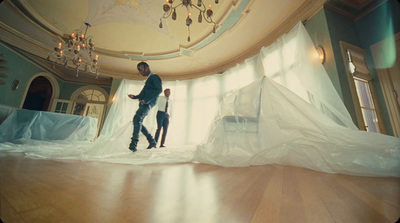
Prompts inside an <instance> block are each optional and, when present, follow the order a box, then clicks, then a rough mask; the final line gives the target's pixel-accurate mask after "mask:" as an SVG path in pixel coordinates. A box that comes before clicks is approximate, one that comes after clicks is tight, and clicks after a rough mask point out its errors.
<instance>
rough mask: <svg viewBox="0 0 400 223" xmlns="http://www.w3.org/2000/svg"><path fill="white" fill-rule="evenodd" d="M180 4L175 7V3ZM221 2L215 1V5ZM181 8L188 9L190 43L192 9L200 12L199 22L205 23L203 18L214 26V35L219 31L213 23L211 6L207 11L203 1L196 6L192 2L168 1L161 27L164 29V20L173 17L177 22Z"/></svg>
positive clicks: (187, 24) (186, 0) (200, 0)
mask: <svg viewBox="0 0 400 223" xmlns="http://www.w3.org/2000/svg"><path fill="white" fill-rule="evenodd" d="M175 2H178V4H177V5H175V6H174V3H175ZM218 3H219V0H215V4H218ZM179 6H185V7H186V9H187V12H188V14H187V17H186V26H187V27H188V31H189V35H188V38H187V41H188V42H190V25H191V24H192V18H191V16H192V13H191V12H190V9H191V8H195V9H197V10H198V11H199V16H198V17H197V21H198V22H199V23H201V22H202V21H203V18H204V20H205V21H206V22H208V23H211V24H214V27H213V33H215V31H216V29H217V24H216V23H215V22H214V21H213V19H212V16H213V14H214V12H213V10H212V9H211V7H212V6H211V5H209V6H208V9H206V6H205V5H204V2H203V1H202V0H197V5H194V4H193V3H192V0H179V1H178V0H175V1H174V0H166V3H165V4H164V6H163V10H164V15H163V16H162V17H161V18H160V25H159V27H160V28H162V27H163V24H162V20H163V19H166V18H168V17H170V16H171V15H172V19H173V20H176V18H177V15H176V8H177V7H179Z"/></svg>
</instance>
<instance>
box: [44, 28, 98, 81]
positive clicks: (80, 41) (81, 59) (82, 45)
mask: <svg viewBox="0 0 400 223" xmlns="http://www.w3.org/2000/svg"><path fill="white" fill-rule="evenodd" d="M85 25H86V29H85V33H83V34H82V32H81V31H77V32H76V33H72V34H71V35H70V36H69V40H68V41H67V43H66V44H65V45H63V44H62V43H61V42H60V43H59V44H58V46H56V47H54V50H53V51H50V52H49V55H48V57H47V59H48V60H50V61H52V60H51V59H52V58H53V59H55V61H53V62H55V63H58V64H63V65H64V66H65V67H72V68H74V69H76V77H78V74H79V70H80V67H81V66H84V71H85V72H90V73H94V74H96V78H98V77H99V68H100V67H99V66H98V64H97V62H98V59H99V55H98V54H96V55H94V43H93V40H92V37H87V36H86V33H87V30H88V28H89V27H90V26H91V25H90V24H89V23H85Z"/></svg>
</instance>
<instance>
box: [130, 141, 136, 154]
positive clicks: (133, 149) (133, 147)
mask: <svg viewBox="0 0 400 223" xmlns="http://www.w3.org/2000/svg"><path fill="white" fill-rule="evenodd" d="M136 145H137V141H136V140H132V142H131V143H130V144H129V150H130V151H132V152H136Z"/></svg>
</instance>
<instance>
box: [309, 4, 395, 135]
mask: <svg viewBox="0 0 400 223" xmlns="http://www.w3.org/2000/svg"><path fill="white" fill-rule="evenodd" d="M305 27H306V29H307V31H308V33H309V34H310V37H311V39H312V40H313V42H314V44H315V45H316V46H318V45H321V46H323V48H324V49H325V54H326V61H325V63H324V67H325V69H326V71H327V72H328V74H329V77H330V79H331V81H332V83H333V85H334V86H335V88H336V90H337V91H338V93H339V95H340V96H341V98H342V100H343V103H344V104H345V106H346V108H347V109H348V111H349V113H350V115H351V117H352V119H353V122H354V123H357V118H356V113H355V109H354V104H353V101H352V97H351V92H350V86H349V82H348V79H347V74H346V70H345V69H346V68H345V65H344V63H343V57H342V53H341V48H340V41H344V42H347V43H350V44H352V45H355V46H358V47H360V48H363V49H365V50H366V53H367V55H366V56H367V57H366V58H367V64H368V66H369V69H370V72H371V75H372V77H373V78H374V82H373V83H374V88H375V90H376V93H377V96H378V101H379V107H380V108H381V111H382V115H383V119H384V120H383V122H384V124H385V127H386V131H387V134H388V135H393V130H392V127H391V124H390V120H389V116H388V111H387V107H386V105H385V99H384V97H383V94H382V89H381V87H380V84H379V79H378V75H377V72H376V69H375V67H376V66H375V64H374V62H373V60H372V55H371V51H370V47H371V46H372V45H374V44H376V43H378V42H380V41H381V40H383V39H386V38H388V37H392V36H393V34H395V33H398V32H400V4H399V3H398V1H395V0H389V1H387V2H385V3H383V4H382V5H380V6H379V7H378V8H376V9H375V10H374V11H372V12H369V13H368V14H366V15H364V16H363V17H362V18H359V19H357V20H353V19H350V18H348V17H346V16H343V15H341V14H338V13H337V12H335V11H332V10H330V9H327V8H324V9H322V10H321V11H319V12H318V13H317V14H316V15H315V16H314V17H313V18H311V19H310V20H309V21H307V23H306V24H305Z"/></svg>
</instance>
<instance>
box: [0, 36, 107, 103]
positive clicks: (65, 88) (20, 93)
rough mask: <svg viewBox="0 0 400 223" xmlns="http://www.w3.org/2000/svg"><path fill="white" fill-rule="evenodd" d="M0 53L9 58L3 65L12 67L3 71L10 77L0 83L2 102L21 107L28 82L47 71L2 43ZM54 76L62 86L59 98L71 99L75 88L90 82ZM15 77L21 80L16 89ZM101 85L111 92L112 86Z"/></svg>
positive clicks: (4, 57)
mask: <svg viewBox="0 0 400 223" xmlns="http://www.w3.org/2000/svg"><path fill="white" fill-rule="evenodd" d="M0 54H4V56H3V59H4V60H7V63H6V64H5V65H3V66H6V67H8V68H9V69H10V70H8V71H2V73H4V74H7V75H8V76H9V77H8V78H2V80H3V81H4V82H6V84H5V85H0V104H5V105H8V106H12V107H17V108H19V106H20V104H21V101H22V100H23V98H24V94H25V89H26V88H27V87H28V86H27V84H28V81H29V80H30V78H31V77H32V76H33V75H35V74H37V73H41V72H46V71H45V70H43V69H41V68H40V67H38V66H36V65H35V64H33V63H31V62H29V61H28V60H26V59H25V58H23V57H21V56H19V55H18V54H16V53H14V52H13V51H12V50H10V49H8V48H7V47H5V46H3V45H1V44H0ZM46 73H48V72H46ZM53 77H54V78H55V79H56V80H57V82H58V85H59V87H60V92H59V97H58V99H65V100H69V99H70V97H71V95H72V93H73V92H74V91H75V90H77V89H78V88H80V87H83V86H88V84H79V83H71V82H67V81H63V80H61V79H59V78H58V77H57V76H55V75H53ZM15 79H17V80H19V81H20V85H19V88H18V89H17V90H16V91H12V90H11V85H12V82H13V81H14V80H15ZM99 87H102V88H103V89H104V90H105V91H106V92H107V93H108V94H109V93H110V90H111V86H110V87H103V86H99Z"/></svg>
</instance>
